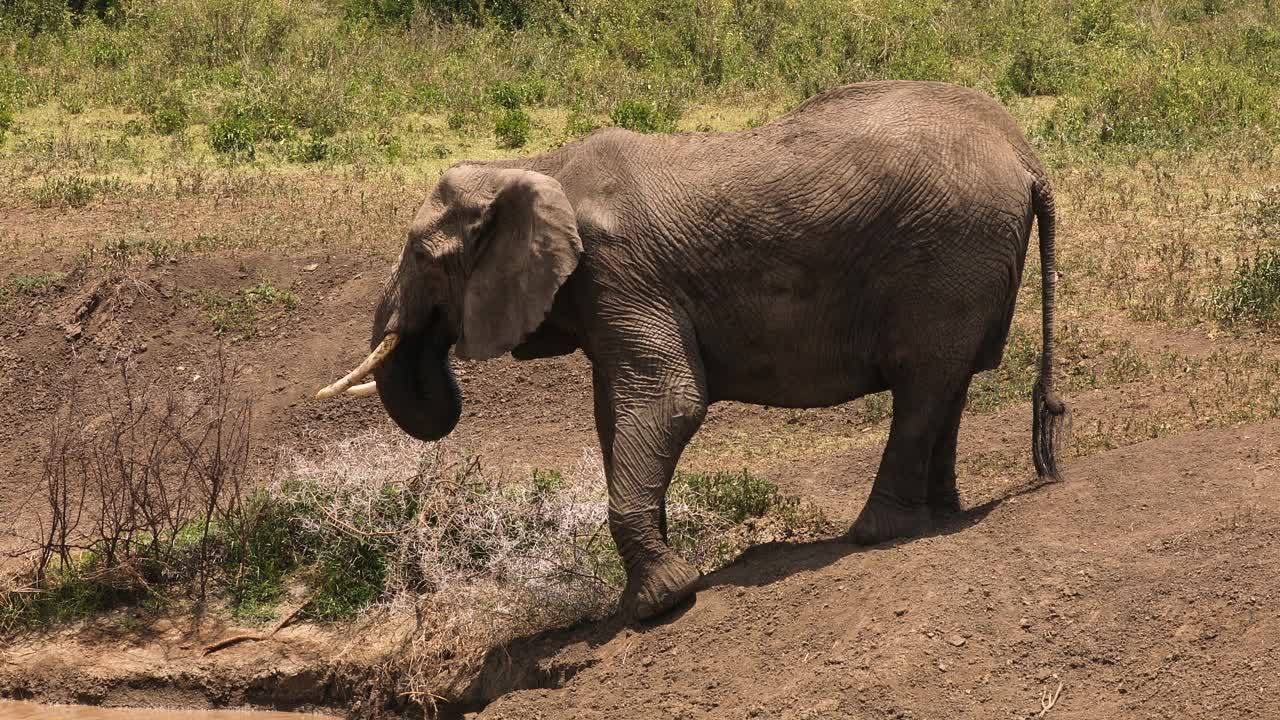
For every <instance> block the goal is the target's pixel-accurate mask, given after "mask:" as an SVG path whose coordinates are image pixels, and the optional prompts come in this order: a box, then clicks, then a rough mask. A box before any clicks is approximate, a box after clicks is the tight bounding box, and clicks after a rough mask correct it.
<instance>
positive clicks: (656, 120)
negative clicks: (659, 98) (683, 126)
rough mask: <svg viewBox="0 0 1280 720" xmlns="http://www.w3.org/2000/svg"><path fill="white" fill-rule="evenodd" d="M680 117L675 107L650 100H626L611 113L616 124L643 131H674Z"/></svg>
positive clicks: (612, 120)
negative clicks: (660, 104) (659, 104)
mask: <svg viewBox="0 0 1280 720" xmlns="http://www.w3.org/2000/svg"><path fill="white" fill-rule="evenodd" d="M679 118H680V113H679V111H677V110H676V109H675V108H672V107H665V108H659V107H658V106H657V105H655V104H654V103H652V102H650V101H648V100H624V101H622V102H620V103H618V105H617V106H616V107H614V109H613V112H612V113H610V114H609V120H610V121H611V122H613V124H614V125H617V126H618V127H622V128H626V129H628V130H634V131H636V132H642V133H657V132H672V131H674V130H675V127H676V121H677V120H678V119H679Z"/></svg>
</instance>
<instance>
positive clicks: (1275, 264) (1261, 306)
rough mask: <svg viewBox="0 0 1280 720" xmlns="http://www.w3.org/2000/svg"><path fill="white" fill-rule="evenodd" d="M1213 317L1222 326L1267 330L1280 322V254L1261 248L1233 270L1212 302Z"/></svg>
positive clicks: (1279, 252)
mask: <svg viewBox="0 0 1280 720" xmlns="http://www.w3.org/2000/svg"><path fill="white" fill-rule="evenodd" d="M1211 302H1212V306H1213V312H1214V315H1215V316H1216V317H1217V318H1218V320H1219V321H1220V322H1222V323H1223V324H1225V325H1236V324H1239V323H1242V322H1253V323H1257V324H1259V325H1262V326H1264V327H1270V326H1272V325H1274V324H1275V323H1276V322H1277V321H1280V251H1277V250H1271V249H1267V248H1264V249H1262V250H1259V251H1258V254H1257V255H1255V256H1254V258H1253V260H1252V261H1249V260H1245V261H1243V262H1242V263H1241V264H1240V267H1239V268H1237V269H1236V274H1235V277H1233V278H1232V280H1231V284H1230V285H1228V286H1227V287H1225V288H1222V289H1220V290H1218V291H1217V292H1216V293H1215V294H1214V296H1213V299H1212V301H1211Z"/></svg>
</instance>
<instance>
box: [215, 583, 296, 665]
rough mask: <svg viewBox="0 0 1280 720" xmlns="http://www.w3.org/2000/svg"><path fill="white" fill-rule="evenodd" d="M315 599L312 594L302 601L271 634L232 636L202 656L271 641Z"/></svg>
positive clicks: (220, 641) (273, 628)
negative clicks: (237, 645) (247, 644)
mask: <svg viewBox="0 0 1280 720" xmlns="http://www.w3.org/2000/svg"><path fill="white" fill-rule="evenodd" d="M315 599H316V596H315V594H314V593H313V594H312V595H311V596H310V597H308V598H307V599H306V600H303V601H302V603H301V604H300V605H298V606H297V607H295V608H294V609H293V610H292V611H290V612H289V614H288V615H285V616H284V617H283V618H281V620H280V622H277V623H276V624H275V625H274V626H272V628H271V630H270V632H267V633H244V634H241V635H232V636H231V637H229V638H223V639H222V640H219V641H218V642H216V643H213V644H212V645H209V646H207V647H206V648H205V649H204V652H203V653H202V654H203V655H212V654H213V653H216V652H218V651H219V650H222V649H223V648H228V647H231V646H232V645H235V644H236V643H240V642H246V641H249V640H253V641H258V640H269V639H271V638H272V637H274V636H275V634H276V633H278V632H280V631H281V630H282V629H284V626H285V625H288V624H289V623H291V622H293V619H294V618H296V617H297V616H298V613H300V612H302V609H303V608H305V607H306V606H308V605H310V604H311V601H312V600H315Z"/></svg>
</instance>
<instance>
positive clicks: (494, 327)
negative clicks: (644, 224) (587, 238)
mask: <svg viewBox="0 0 1280 720" xmlns="http://www.w3.org/2000/svg"><path fill="white" fill-rule="evenodd" d="M497 183H498V190H497V194H496V195H495V196H494V199H493V205H492V207H490V208H489V212H488V213H486V215H487V220H486V222H485V223H484V225H483V228H482V229H481V230H480V233H481V237H479V238H477V239H476V240H477V244H476V246H475V261H474V265H473V266H472V269H471V273H470V276H469V277H468V278H467V283H466V290H465V291H464V298H463V307H462V332H461V334H460V336H459V338H458V344H457V345H456V346H455V348H454V351H455V352H456V353H457V354H458V357H460V358H464V359H472V360H480V359H484V358H491V357H497V356H498V355H502V354H503V353H506V352H510V351H511V349H512V348H514V347H516V346H517V345H519V344H520V343H521V342H523V341H524V339H525V338H527V337H528V336H529V334H530V333H532V332H533V331H534V330H536V329H537V328H538V326H539V325H541V324H542V321H543V319H544V318H546V316H547V313H548V312H549V311H550V310H551V302H552V300H554V299H555V295H556V291H557V290H559V289H560V286H561V285H563V284H564V281H565V279H566V278H568V277H569V274H570V273H572V272H573V270H574V268H576V267H577V266H578V256H579V255H581V254H582V240H581V239H580V238H579V237H578V223H577V221H576V220H575V219H574V213H573V206H571V205H570V204H569V199H568V198H566V197H565V195H564V190H562V189H561V187H560V183H559V182H557V181H556V180H555V178H552V177H548V176H546V175H543V174H541V173H536V172H532V171H529V170H502V171H500V172H499V173H498V174H497Z"/></svg>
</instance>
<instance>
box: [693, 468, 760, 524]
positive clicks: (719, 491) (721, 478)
mask: <svg viewBox="0 0 1280 720" xmlns="http://www.w3.org/2000/svg"><path fill="white" fill-rule="evenodd" d="M672 484H673V486H674V490H673V491H674V492H675V494H676V496H677V497H680V498H686V499H688V501H689V502H690V503H692V504H694V505H697V506H699V507H702V508H705V509H707V510H710V511H711V512H714V513H716V514H717V515H720V516H721V517H723V518H725V519H726V520H728V521H729V522H731V523H740V522H742V521H744V520H746V519H747V518H753V517H762V516H763V515H764V514H765V513H767V512H769V510H770V508H772V507H774V506H776V505H778V503H779V501H780V500H781V495H780V494H779V492H778V486H777V485H775V484H773V482H772V481H770V480H768V479H766V478H762V477H759V476H756V475H752V474H751V473H750V472H748V471H747V470H746V469H745V468H744V469H743V470H742V471H741V472H737V473H729V472H717V473H713V474H706V473H695V474H686V473H678V474H677V475H676V477H675V479H674V480H673V481H672Z"/></svg>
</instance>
